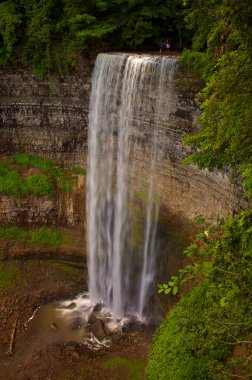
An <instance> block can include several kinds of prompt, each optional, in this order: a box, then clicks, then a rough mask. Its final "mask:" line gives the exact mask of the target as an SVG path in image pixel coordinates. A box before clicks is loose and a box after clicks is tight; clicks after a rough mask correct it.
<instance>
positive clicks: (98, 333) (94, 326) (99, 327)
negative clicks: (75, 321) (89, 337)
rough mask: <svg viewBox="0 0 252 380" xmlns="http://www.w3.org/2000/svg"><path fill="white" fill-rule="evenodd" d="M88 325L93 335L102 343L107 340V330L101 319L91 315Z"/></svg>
mask: <svg viewBox="0 0 252 380" xmlns="http://www.w3.org/2000/svg"><path fill="white" fill-rule="evenodd" d="M88 323H89V325H90V331H91V333H92V334H93V335H94V336H95V337H96V338H97V339H98V340H99V341H100V342H101V341H102V340H103V339H105V338H106V328H105V325H104V322H103V321H102V320H101V319H98V318H96V317H95V315H94V314H91V316H90V317H89V320H88Z"/></svg>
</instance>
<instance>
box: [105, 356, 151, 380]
mask: <svg viewBox="0 0 252 380" xmlns="http://www.w3.org/2000/svg"><path fill="white" fill-rule="evenodd" d="M117 367H124V368H126V369H127V371H128V377H127V378H128V379H129V380H142V379H143V378H144V367H145V365H144V363H143V362H141V361H139V360H129V359H124V358H120V357H118V358H112V359H109V360H107V361H106V362H104V363H103V364H102V368H105V369H114V368H117Z"/></svg>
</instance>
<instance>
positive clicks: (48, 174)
mask: <svg viewBox="0 0 252 380" xmlns="http://www.w3.org/2000/svg"><path fill="white" fill-rule="evenodd" d="M30 168H37V169H39V171H41V173H38V174H31V175H29V176H28V177H27V178H24V177H23V175H22V174H23V171H24V170H27V169H30ZM84 173H85V169H82V168H78V167H77V168H71V169H67V170H66V169H64V168H63V167H61V166H60V165H58V164H56V163H54V162H53V161H51V160H46V159H44V158H42V157H36V156H33V155H31V154H28V153H19V154H16V155H14V156H13V157H11V159H9V160H5V161H4V162H2V163H0V194H4V195H10V196H12V195H13V196H16V197H17V198H23V197H26V196H29V195H33V196H36V197H42V196H48V197H50V198H51V197H53V195H54V190H55V187H57V186H58V187H59V188H60V189H61V190H62V191H63V192H66V193H69V192H71V190H72V185H73V183H74V182H75V181H76V179H77V178H76V174H84Z"/></svg>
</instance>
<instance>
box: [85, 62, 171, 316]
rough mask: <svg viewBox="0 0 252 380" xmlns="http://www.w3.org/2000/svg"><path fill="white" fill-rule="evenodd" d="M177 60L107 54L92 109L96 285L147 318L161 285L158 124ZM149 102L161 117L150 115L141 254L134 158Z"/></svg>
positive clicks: (118, 309) (96, 295) (114, 306)
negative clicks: (135, 234) (136, 236)
mask: <svg viewBox="0 0 252 380" xmlns="http://www.w3.org/2000/svg"><path fill="white" fill-rule="evenodd" d="M176 62H177V61H176V60H175V59H172V58H167V57H150V56H137V55H127V54H100V55H99V56H98V58H97V60H96V64H95V69H94V74H93V82H92V94H91V102H90V112H89V168H88V197H87V209H88V223H87V225H88V252H89V253H88V268H89V291H90V299H91V301H92V302H94V303H96V302H99V301H102V302H103V303H104V304H105V305H106V306H107V307H108V308H109V309H110V310H111V312H112V313H113V315H114V316H115V317H117V318H121V317H123V316H125V315H127V314H137V315H138V316H140V317H141V318H142V317H143V316H144V314H145V310H146V306H147V304H148V300H149V297H150V295H151V291H152V290H153V284H154V277H155V257H156V251H157V245H156V231H157V224H158V212H159V202H158V186H157V183H155V181H154V176H155V169H156V165H157V162H158V161H159V160H160V158H161V157H160V154H161V152H162V150H161V149H160V146H162V143H163V141H162V140H163V136H162V135H161V136H160V135H159V132H158V128H155V125H158V124H159V123H160V121H162V120H165V119H166V118H168V117H169V114H170V110H169V104H170V102H169V100H170V97H171V91H172V90H171V79H172V77H173V75H174V72H175V70H176ZM146 109H153V110H154V112H153V115H154V116H153V115H152V116H151V118H150V119H149V120H147V123H148V128H150V130H151V133H150V136H149V138H148V152H149V154H150V173H149V185H148V194H147V196H146V200H145V204H146V209H145V228H144V237H143V245H142V247H141V248H139V252H138V255H137V257H138V258H139V257H140V260H137V258H135V256H136V254H135V252H133V247H132V243H131V242H132V225H133V222H132V220H133V218H134V215H133V213H132V210H131V208H130V207H129V203H130V201H131V200H132V192H130V179H131V178H132V176H133V175H134V162H133V161H132V158H131V157H132V156H134V151H135V150H136V149H137V139H136V137H137V136H138V135H139V132H140V131H141V132H143V131H144V128H145V125H146V124H145V123H146V120H145V123H143V119H146V118H147V115H145V114H144V110H146ZM139 180H141V179H139ZM133 255H135V256H133ZM139 261H140V265H139Z"/></svg>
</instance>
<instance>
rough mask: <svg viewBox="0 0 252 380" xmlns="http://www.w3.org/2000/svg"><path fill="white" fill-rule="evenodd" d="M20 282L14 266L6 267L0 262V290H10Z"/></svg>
mask: <svg viewBox="0 0 252 380" xmlns="http://www.w3.org/2000/svg"><path fill="white" fill-rule="evenodd" d="M20 280H21V273H20V270H19V268H18V267H17V266H16V265H12V266H11V267H8V268H7V267H6V265H5V264H4V263H3V262H2V261H1V260H0V290H6V289H11V288H12V287H14V286H15V284H17V283H19V282H20Z"/></svg>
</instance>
